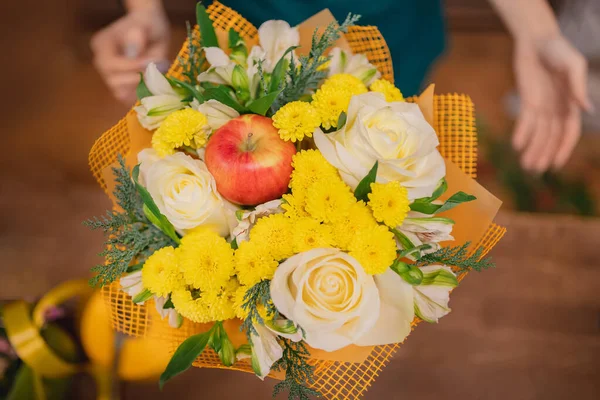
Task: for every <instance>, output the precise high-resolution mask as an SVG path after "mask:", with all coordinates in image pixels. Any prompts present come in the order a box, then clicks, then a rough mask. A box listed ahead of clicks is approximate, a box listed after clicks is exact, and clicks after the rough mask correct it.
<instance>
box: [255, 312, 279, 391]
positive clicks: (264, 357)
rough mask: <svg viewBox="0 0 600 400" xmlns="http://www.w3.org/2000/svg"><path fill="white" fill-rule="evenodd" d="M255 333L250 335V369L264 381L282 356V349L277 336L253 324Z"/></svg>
mask: <svg viewBox="0 0 600 400" xmlns="http://www.w3.org/2000/svg"><path fill="white" fill-rule="evenodd" d="M254 329H255V330H256V333H258V335H256V334H255V333H252V334H251V335H250V338H251V342H252V343H251V345H252V368H253V369H254V373H255V374H256V375H257V376H258V377H259V378H260V379H264V378H265V377H266V376H267V375H269V372H271V367H272V366H273V364H274V363H275V361H277V360H279V359H280V358H281V357H282V356H283V349H282V348H281V345H280V344H279V342H278V341H277V336H276V335H275V334H274V333H273V332H271V331H270V330H269V329H267V328H265V327H264V326H262V325H260V324H254Z"/></svg>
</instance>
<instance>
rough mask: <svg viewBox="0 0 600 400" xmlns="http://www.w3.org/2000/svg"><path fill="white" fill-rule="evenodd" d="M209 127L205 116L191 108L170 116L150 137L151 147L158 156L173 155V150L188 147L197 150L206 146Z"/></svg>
mask: <svg viewBox="0 0 600 400" xmlns="http://www.w3.org/2000/svg"><path fill="white" fill-rule="evenodd" d="M209 133H210V126H209V125H208V119H207V118H206V115H204V114H202V113H201V112H200V111H196V110H194V109H191V108H184V109H183V110H178V111H175V112H174V113H172V114H170V115H169V116H168V117H167V118H165V120H164V121H163V123H162V124H161V125H160V127H159V128H158V129H157V130H156V132H154V135H152V147H153V148H154V149H155V150H156V152H157V153H158V155H159V156H161V157H164V156H167V155H169V154H173V153H175V150H176V149H178V148H180V147H183V146H190V147H193V148H194V149H198V148H200V147H203V146H204V145H206V141H207V139H208V135H209Z"/></svg>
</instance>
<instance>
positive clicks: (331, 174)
mask: <svg viewBox="0 0 600 400" xmlns="http://www.w3.org/2000/svg"><path fill="white" fill-rule="evenodd" d="M292 167H293V168H294V171H293V172H292V177H291V180H290V188H291V189H292V193H293V195H294V196H295V197H296V200H297V201H298V202H299V203H300V204H301V203H303V201H304V199H305V197H306V195H307V190H308V188H309V187H310V186H311V185H312V184H313V183H315V182H316V181H318V180H336V181H339V182H341V181H342V179H341V178H340V174H339V173H338V171H337V169H335V167H334V166H333V165H331V164H329V162H328V161H327V160H326V159H325V157H323V154H321V152H320V151H318V150H302V151H300V152H298V153H296V154H295V155H294V157H293V158H292Z"/></svg>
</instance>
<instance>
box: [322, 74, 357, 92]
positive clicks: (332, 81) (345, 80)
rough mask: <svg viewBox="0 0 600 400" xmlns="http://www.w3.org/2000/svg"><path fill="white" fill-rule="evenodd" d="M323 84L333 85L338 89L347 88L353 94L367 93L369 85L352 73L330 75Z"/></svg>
mask: <svg viewBox="0 0 600 400" xmlns="http://www.w3.org/2000/svg"><path fill="white" fill-rule="evenodd" d="M323 86H328V87H333V88H336V89H347V90H349V91H350V92H352V94H353V95H357V94H361V93H367V92H368V90H367V87H366V86H365V84H364V83H363V81H361V80H360V79H359V78H357V77H356V76H354V75H350V74H343V73H342V74H335V75H332V76H331V77H329V79H327V80H326V81H325V82H324V83H323Z"/></svg>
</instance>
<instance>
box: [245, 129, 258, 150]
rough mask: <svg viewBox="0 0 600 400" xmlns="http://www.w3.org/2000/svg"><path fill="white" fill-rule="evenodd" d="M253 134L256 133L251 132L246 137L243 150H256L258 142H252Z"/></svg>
mask: <svg viewBox="0 0 600 400" xmlns="http://www.w3.org/2000/svg"><path fill="white" fill-rule="evenodd" d="M252 136H254V134H253V133H252V132H249V133H248V136H247V137H246V140H245V143H244V145H243V146H242V150H243V151H248V152H252V151H254V150H256V143H253V142H252Z"/></svg>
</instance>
